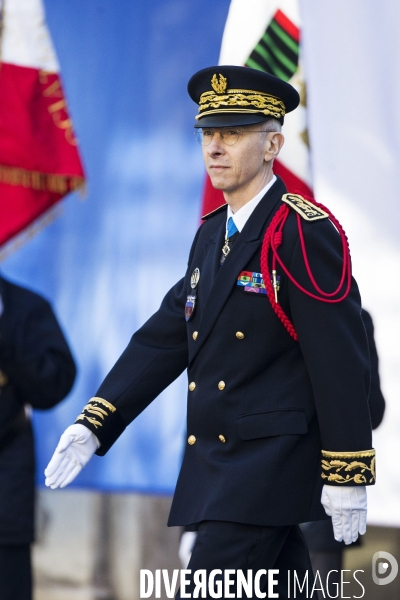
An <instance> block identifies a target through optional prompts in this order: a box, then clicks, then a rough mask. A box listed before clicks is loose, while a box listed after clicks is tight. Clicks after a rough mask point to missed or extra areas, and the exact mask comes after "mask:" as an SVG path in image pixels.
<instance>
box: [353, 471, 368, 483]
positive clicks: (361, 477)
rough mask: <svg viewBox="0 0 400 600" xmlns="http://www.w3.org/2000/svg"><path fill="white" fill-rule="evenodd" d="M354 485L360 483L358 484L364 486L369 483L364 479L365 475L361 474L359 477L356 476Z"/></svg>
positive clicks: (358, 474)
mask: <svg viewBox="0 0 400 600" xmlns="http://www.w3.org/2000/svg"><path fill="white" fill-rule="evenodd" d="M353 479H354V483H358V484H363V483H367V480H366V478H365V477H364V475H361V473H357V475H354V478H353Z"/></svg>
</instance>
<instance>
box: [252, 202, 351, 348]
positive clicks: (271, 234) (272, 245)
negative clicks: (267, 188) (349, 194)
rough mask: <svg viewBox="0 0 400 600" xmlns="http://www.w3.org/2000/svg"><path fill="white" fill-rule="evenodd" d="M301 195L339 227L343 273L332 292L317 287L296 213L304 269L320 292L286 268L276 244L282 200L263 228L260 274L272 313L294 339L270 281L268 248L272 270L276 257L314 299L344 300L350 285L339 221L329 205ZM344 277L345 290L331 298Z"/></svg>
mask: <svg viewBox="0 0 400 600" xmlns="http://www.w3.org/2000/svg"><path fill="white" fill-rule="evenodd" d="M304 197H305V198H306V199H307V200H309V201H310V202H312V204H314V205H315V206H317V207H319V208H321V209H322V210H324V211H325V212H327V213H328V215H329V218H330V220H331V221H332V223H333V224H334V225H335V227H336V229H337V230H338V232H339V234H340V238H341V241H342V250H343V268H342V274H341V277H340V282H339V285H338V287H337V288H336V290H335V291H333V292H324V291H323V290H322V289H321V288H320V287H319V285H318V284H317V282H316V281H315V278H314V276H313V274H312V272H311V267H310V263H309V260H308V257H307V251H306V245H305V240H304V234H303V228H302V224H301V217H300V215H296V216H297V227H298V231H299V238H300V245H301V250H302V254H303V260H304V264H305V267H306V270H307V274H308V276H309V278H310V281H311V283H312V285H313V286H314V288H315V291H316V292H317V293H318V294H320V295H319V296H317V295H316V294H314V293H312V292H309V291H308V290H306V289H305V288H304V287H303V286H302V285H300V283H299V282H298V281H296V280H295V278H294V277H293V275H292V274H291V273H290V272H289V270H288V269H287V267H286V266H285V265H284V263H283V261H282V259H281V258H280V256H279V255H278V247H279V246H280V245H281V243H282V241H283V228H284V225H285V223H286V220H287V218H288V216H289V207H288V206H287V205H286V204H283V205H282V206H281V207H280V208H279V209H278V210H277V212H276V213H275V215H274V217H273V219H272V221H271V223H270V225H269V227H268V229H267V231H266V232H265V236H264V240H263V245H262V249H261V272H262V275H263V279H264V285H265V288H266V291H267V296H268V299H269V301H270V303H271V306H272V308H273V309H274V311H275V313H276V314H277V316H278V318H279V319H280V320H281V321H282V323H283V325H284V327H285V328H286V329H287V331H288V332H289V334H290V335H291V336H292V338H293V339H294V340H298V336H297V333H296V330H295V328H294V325H293V323H292V322H291V320H290V319H289V317H288V316H287V315H286V313H285V311H284V310H283V308H282V307H281V306H280V304H279V303H278V302H277V300H276V295H275V290H274V286H273V284H272V282H271V271H270V269H269V265H268V253H269V250H270V249H271V250H272V273H273V274H275V272H276V261H278V263H279V264H280V266H281V267H282V269H283V271H284V272H285V274H286V275H287V276H288V277H289V279H290V281H291V282H292V283H293V284H294V285H295V286H296V287H297V288H298V289H299V290H301V291H302V292H304V293H305V294H307V296H310V297H311V298H314V299H315V300H319V301H320V302H328V303H332V304H333V303H336V302H341V301H342V300H344V299H345V298H346V296H348V294H349V292H350V286H351V259H350V249H349V242H348V239H347V235H346V233H345V231H344V229H343V227H342V226H341V225H340V223H339V221H338V220H337V219H336V217H335V216H334V215H333V214H332V213H331V211H330V210H329V209H328V208H326V207H325V206H324V205H323V204H320V203H319V202H316V201H315V200H313V199H312V198H308V197H307V196H304ZM345 280H346V281H347V285H346V290H345V291H344V292H343V294H342V296H340V298H332V296H336V295H337V294H339V293H340V291H341V289H342V287H343V285H344V282H345Z"/></svg>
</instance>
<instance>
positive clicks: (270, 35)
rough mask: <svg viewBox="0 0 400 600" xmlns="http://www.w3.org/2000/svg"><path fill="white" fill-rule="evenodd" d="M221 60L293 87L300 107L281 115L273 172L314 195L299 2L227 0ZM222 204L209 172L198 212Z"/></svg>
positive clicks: (296, 188) (290, 187)
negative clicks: (279, 143) (281, 136)
mask: <svg viewBox="0 0 400 600" xmlns="http://www.w3.org/2000/svg"><path fill="white" fill-rule="evenodd" d="M219 64H221V65H246V66H248V67H251V68H253V69H258V70H260V71H265V72H267V73H271V74H272V75H275V76H276V77H279V78H280V79H283V80H284V81H288V82H289V83H290V84H291V85H293V86H294V87H295V88H296V89H297V91H298V92H299V94H300V106H299V107H298V108H297V109H296V110H295V111H293V112H291V113H289V114H288V115H286V117H285V125H284V129H283V133H284V135H285V144H284V146H283V148H282V150H281V153H280V155H279V160H275V162H274V172H275V173H276V174H277V175H279V176H280V177H281V178H282V179H283V180H284V182H285V184H286V187H287V188H288V191H289V192H295V191H297V192H298V193H300V194H301V193H304V194H306V195H309V196H310V195H312V192H311V174H310V162H309V147H308V135H307V123H306V93H305V83H304V79H303V74H302V61H301V44H300V15H299V6H298V0H231V4H230V7H229V13H228V18H227V21H226V24H225V29H224V34H223V38H222V45H221V53H220V58H219ZM223 202H224V198H223V195H222V192H221V191H220V190H216V189H214V188H213V187H212V185H211V181H210V179H209V177H208V176H207V177H206V182H205V187H204V194H203V206H202V214H206V213H208V212H210V211H212V210H214V209H215V208H217V207H218V206H221V204H223Z"/></svg>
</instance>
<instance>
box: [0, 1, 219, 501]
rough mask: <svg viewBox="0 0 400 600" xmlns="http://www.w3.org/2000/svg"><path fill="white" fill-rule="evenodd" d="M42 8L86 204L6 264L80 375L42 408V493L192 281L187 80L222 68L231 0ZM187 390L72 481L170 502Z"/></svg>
mask: <svg viewBox="0 0 400 600" xmlns="http://www.w3.org/2000/svg"><path fill="white" fill-rule="evenodd" d="M45 6H46V11H47V23H48V26H49V28H50V32H51V35H52V38H53V42H54V44H55V47H56V51H57V55H58V58H59V61H60V64H61V73H62V79H63V82H64V88H65V92H66V96H67V99H68V102H69V107H70V111H71V114H72V118H73V121H74V124H75V129H76V132H77V135H78V138H79V141H80V149H81V153H82V157H83V161H84V164H85V168H86V173H87V177H88V196H87V198H86V199H85V201H83V202H82V201H80V200H79V198H78V197H77V196H74V195H72V196H70V197H69V198H68V199H67V200H66V201H65V203H64V215H63V216H62V217H61V218H59V219H58V220H57V221H55V222H54V223H53V224H52V225H51V226H49V227H48V228H47V229H46V230H45V231H43V232H42V233H41V234H39V235H38V236H37V237H36V238H35V239H33V240H32V241H31V242H30V243H29V244H28V245H27V246H25V247H24V248H22V249H21V250H19V251H18V252H17V253H15V254H14V255H12V256H11V257H9V258H8V259H7V260H6V261H5V262H4V263H3V264H2V272H3V274H4V275H5V276H6V277H9V278H10V279H13V280H14V281H15V282H17V283H20V284H22V285H26V286H27V287H30V288H32V289H34V290H35V291H38V292H39V293H41V294H43V295H44V296H46V297H47V298H48V299H49V300H50V301H51V302H52V304H53V306H54V308H55V310H56V313H57V315H58V317H59V319H60V321H61V324H62V326H63V328H64V331H65V332H66V335H67V338H68V339H69V341H70V343H71V346H72V349H73V352H74V355H75V358H76V361H77V364H78V368H79V375H78V379H77V381H76V384H75V387H74V389H73V391H72V393H71V394H70V396H69V397H68V398H67V399H66V400H65V401H64V402H63V403H62V404H61V405H59V406H58V407H56V408H55V409H53V410H51V411H49V412H40V411H35V414H34V425H35V430H36V441H37V455H38V483H39V484H43V475H42V473H43V469H44V467H45V465H46V464H47V462H48V460H49V458H50V457H51V455H52V452H53V450H54V448H55V446H56V444H57V442H58V439H59V436H60V434H61V433H62V431H63V430H64V429H65V427H66V426H67V425H69V424H71V423H72V422H73V421H74V420H75V417H76V416H77V415H78V414H79V413H80V411H81V408H82V406H83V405H84V404H85V403H86V401H87V400H88V399H89V398H90V397H91V396H93V395H94V393H95V392H96V389H97V387H98V385H99V383H100V382H101V380H102V378H103V377H104V375H105V374H106V373H107V371H108V370H109V369H110V368H111V366H112V365H113V363H114V362H115V360H116V359H117V358H118V356H119V354H120V353H121V352H122V350H123V349H124V347H125V346H126V344H127V343H128V341H129V338H130V336H131V334H132V333H133V332H134V331H135V330H136V329H137V328H138V327H139V326H140V325H141V324H142V323H143V322H144V321H145V320H146V319H147V318H148V317H149V316H150V315H151V314H152V313H153V312H154V311H155V310H156V309H157V307H158V306H159V304H160V302H161V300H162V297H163V295H164V293H165V292H166V291H167V290H168V289H169V287H171V286H172V285H173V284H174V283H175V281H176V280H177V279H179V278H180V277H181V276H182V274H183V272H184V269H185V266H186V260H187V255H188V251H189V248H190V243H191V240H192V237H193V234H194V233H195V230H196V227H197V224H198V219H199V210H200V200H201V191H202V183H203V166H202V159H201V151H200V148H199V147H198V145H197V144H196V142H195V140H194V136H193V129H192V126H193V122H194V115H195V113H196V107H195V105H194V104H193V102H192V101H191V100H190V98H189V97H188V95H187V93H186V84H187V81H188V79H189V77H190V76H191V75H192V74H193V73H194V72H195V71H196V70H198V69H200V68H203V67H205V66H209V65H211V64H216V63H217V62H218V55H219V47H220V41H221V36H222V32H223V27H224V23H225V19H226V16H227V12H228V8H229V0H218V2H215V0H214V1H213V0H197V1H196V2H188V1H187V0H153V1H152V2H148V1H145V0H135V1H134V2H132V0H119V2H114V3H110V2H106V0H86V1H85V2H82V1H81V0H57V1H54V0H46V1H45ZM38 151H40V150H39V149H38ZM186 389H187V382H186V377H185V376H181V378H179V379H178V380H177V381H176V382H175V383H174V384H173V385H172V386H171V387H170V388H169V389H167V390H166V391H165V392H164V393H163V394H162V395H161V396H160V397H159V398H157V399H156V400H155V402H153V404H152V405H151V406H150V407H149V408H148V409H146V411H145V412H144V413H142V415H140V417H139V418H138V419H137V420H136V421H135V422H134V423H133V424H132V425H131V426H130V427H129V429H128V430H127V431H126V432H125V434H124V435H123V436H122V437H121V438H120V439H119V440H118V441H117V443H116V444H115V445H114V447H113V448H112V449H111V451H110V452H109V453H108V454H107V456H106V457H104V458H101V459H100V458H98V457H94V459H93V460H92V461H91V463H90V465H89V466H88V467H87V468H86V469H85V470H84V471H83V472H82V473H81V475H80V476H79V477H78V479H77V480H76V482H75V483H74V485H75V486H77V487H92V488H99V489H104V490H137V491H146V492H154V493H171V492H172V491H173V489H174V486H175V482H176V477H177V474H178V470H179V464H180V459H181V453H182V447H183V437H184V432H185V417H186V409H185V398H186Z"/></svg>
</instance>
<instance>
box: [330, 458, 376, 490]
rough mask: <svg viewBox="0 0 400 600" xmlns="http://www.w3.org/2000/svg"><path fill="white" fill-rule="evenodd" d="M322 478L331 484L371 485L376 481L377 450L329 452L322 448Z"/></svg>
mask: <svg viewBox="0 0 400 600" xmlns="http://www.w3.org/2000/svg"><path fill="white" fill-rule="evenodd" d="M322 469H323V471H325V472H323V473H321V477H322V479H325V480H327V482H328V483H329V484H330V485H333V484H338V485H343V484H344V485H371V484H374V483H375V478H376V474H375V450H373V449H371V450H364V451H361V452H327V451H325V450H322Z"/></svg>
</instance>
